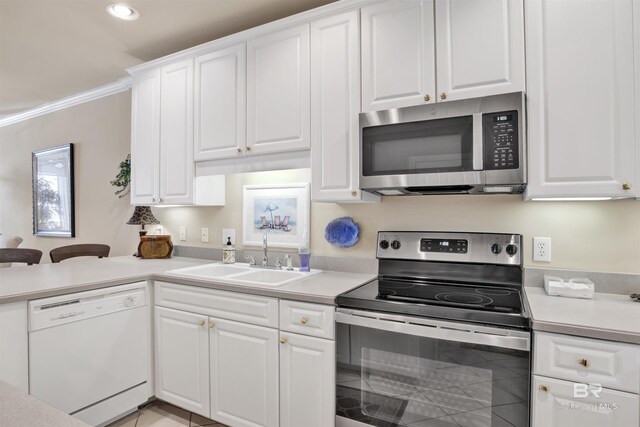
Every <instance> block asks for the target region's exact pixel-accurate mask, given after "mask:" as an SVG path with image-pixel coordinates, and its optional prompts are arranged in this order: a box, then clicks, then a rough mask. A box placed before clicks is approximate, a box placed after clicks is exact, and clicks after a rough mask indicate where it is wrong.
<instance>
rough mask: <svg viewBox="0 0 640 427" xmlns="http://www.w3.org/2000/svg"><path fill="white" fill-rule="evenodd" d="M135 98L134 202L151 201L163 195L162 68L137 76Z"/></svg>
mask: <svg viewBox="0 0 640 427" xmlns="http://www.w3.org/2000/svg"><path fill="white" fill-rule="evenodd" d="M131 101H132V102H131V204H134V205H135V204H138V205H151V204H155V203H157V201H158V197H159V195H160V188H159V187H158V184H159V181H160V172H159V169H158V166H159V164H160V69H155V70H151V71H149V72H148V73H144V74H141V75H137V76H135V77H134V78H133V83H132V92H131Z"/></svg>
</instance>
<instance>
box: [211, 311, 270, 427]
mask: <svg viewBox="0 0 640 427" xmlns="http://www.w3.org/2000/svg"><path fill="white" fill-rule="evenodd" d="M209 328H210V329H209V331H210V333H209V338H210V339H209V354H210V360H211V418H212V419H214V420H216V421H220V422H222V423H224V424H228V425H231V426H247V427H249V426H252V427H253V426H277V425H278V331H277V330H276V329H270V328H265V327H262V326H254V325H247V324H244V323H239V322H232V321H229V320H222V319H217V318H210V319H209Z"/></svg>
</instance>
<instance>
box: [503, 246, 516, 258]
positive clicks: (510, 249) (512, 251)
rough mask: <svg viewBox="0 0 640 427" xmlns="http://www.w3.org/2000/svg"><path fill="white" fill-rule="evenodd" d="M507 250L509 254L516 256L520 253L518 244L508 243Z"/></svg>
mask: <svg viewBox="0 0 640 427" xmlns="http://www.w3.org/2000/svg"><path fill="white" fill-rule="evenodd" d="M506 251H507V253H508V254H509V256H514V255H515V254H517V253H518V247H517V246H516V245H507V248H506Z"/></svg>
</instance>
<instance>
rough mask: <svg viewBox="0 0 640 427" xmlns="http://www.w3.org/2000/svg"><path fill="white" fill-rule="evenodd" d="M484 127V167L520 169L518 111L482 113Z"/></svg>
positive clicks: (491, 168) (488, 168) (487, 168)
mask: <svg viewBox="0 0 640 427" xmlns="http://www.w3.org/2000/svg"><path fill="white" fill-rule="evenodd" d="M482 127H483V129H484V169H485V170H496V169H518V168H519V167H520V162H519V160H518V159H519V151H518V146H519V141H518V135H519V133H518V112H517V111H504V112H500V113H489V114H483V115H482Z"/></svg>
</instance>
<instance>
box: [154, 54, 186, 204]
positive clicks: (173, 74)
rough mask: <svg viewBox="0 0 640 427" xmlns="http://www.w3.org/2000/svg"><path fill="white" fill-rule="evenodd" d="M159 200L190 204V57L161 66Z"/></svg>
mask: <svg viewBox="0 0 640 427" xmlns="http://www.w3.org/2000/svg"><path fill="white" fill-rule="evenodd" d="M161 80H162V89H161V96H160V203H167V204H183V203H186V204H188V203H193V200H194V197H193V179H194V163H193V59H187V60H184V61H180V62H176V63H174V64H170V65H166V66H164V67H162V78H161Z"/></svg>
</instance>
